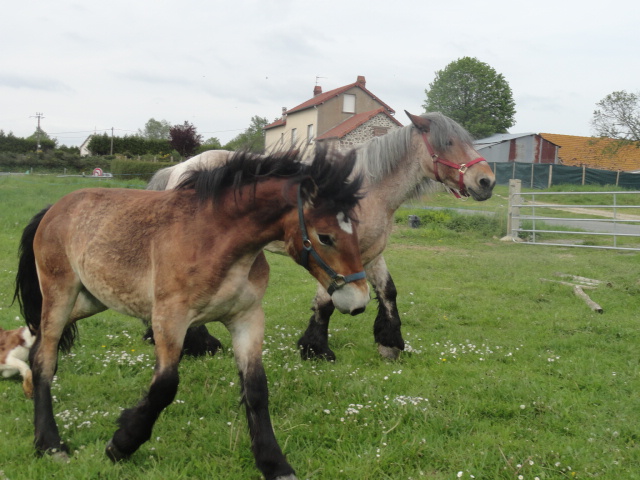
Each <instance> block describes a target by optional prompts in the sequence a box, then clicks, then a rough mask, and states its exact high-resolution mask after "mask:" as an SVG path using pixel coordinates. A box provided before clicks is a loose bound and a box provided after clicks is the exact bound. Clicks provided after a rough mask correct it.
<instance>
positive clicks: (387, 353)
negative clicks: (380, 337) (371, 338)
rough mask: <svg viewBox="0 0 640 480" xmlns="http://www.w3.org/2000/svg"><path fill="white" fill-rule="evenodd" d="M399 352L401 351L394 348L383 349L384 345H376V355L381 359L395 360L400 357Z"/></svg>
mask: <svg viewBox="0 0 640 480" xmlns="http://www.w3.org/2000/svg"><path fill="white" fill-rule="evenodd" d="M401 351H402V350H400V349H399V348H396V347H385V346H384V345H380V344H378V353H379V354H380V355H381V356H382V358H386V359H389V360H397V359H398V357H399V356H400V352H401Z"/></svg>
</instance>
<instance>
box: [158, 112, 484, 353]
mask: <svg viewBox="0 0 640 480" xmlns="http://www.w3.org/2000/svg"><path fill="white" fill-rule="evenodd" d="M406 113H407V115H408V117H409V119H410V120H411V125H408V126H406V127H403V128H398V129H396V130H393V131H391V132H389V133H387V134H386V135H383V136H381V137H374V138H373V139H371V140H369V141H368V142H365V143H364V144H362V145H360V146H358V147H357V149H356V151H355V153H356V156H357V160H356V165H355V167H354V172H356V173H359V174H361V175H363V177H364V179H365V180H364V183H363V190H364V191H365V192H367V193H366V196H365V197H364V198H363V199H362V200H361V201H360V203H359V206H358V208H357V210H356V216H357V217H358V223H357V224H356V230H357V233H358V238H359V242H360V254H361V256H362V263H363V264H364V267H365V272H366V275H367V280H369V282H371V285H372V286H373V289H374V291H375V298H376V300H377V301H378V315H377V316H376V320H375V323H374V326H373V333H374V338H375V341H376V343H377V344H378V351H379V353H380V354H381V355H382V356H383V357H386V358H392V359H394V358H397V357H398V355H399V354H400V352H401V351H402V350H404V339H403V338H402V332H401V322H400V314H399V313H398V306H397V303H396V298H397V293H398V292H397V290H396V287H395V283H394V281H393V279H392V278H391V274H390V273H389V270H388V268H387V264H386V261H385V259H384V250H385V248H386V246H387V242H388V240H389V236H390V235H391V231H392V228H393V226H394V224H395V218H394V214H395V211H396V210H397V209H398V208H400V206H401V205H402V204H403V203H404V202H405V201H407V200H408V199H410V198H412V197H414V196H416V195H417V194H420V193H421V192H424V191H429V190H430V189H431V188H432V187H433V186H434V185H437V183H436V182H439V183H441V184H443V185H444V186H445V187H446V188H447V189H449V190H451V191H452V193H454V195H456V196H464V197H471V198H473V199H474V200H477V201H484V200H487V199H489V198H490V197H491V195H492V192H493V187H494V186H495V183H496V182H495V175H494V174H493V172H492V171H491V167H490V166H489V164H488V163H487V162H486V160H485V159H484V158H482V157H481V156H480V154H479V153H478V152H477V151H476V150H475V148H474V146H473V139H472V138H471V136H470V135H469V133H468V132H467V131H466V130H465V129H464V128H463V127H462V126H460V125H459V124H458V123H456V122H455V121H454V120H452V119H451V118H449V117H446V116H444V115H442V114H440V113H434V112H432V113H425V114H423V115H412V114H410V113H409V112H406ZM228 155H230V152H225V151H220V150H213V151H210V152H205V153H203V154H201V155H198V156H197V157H194V158H192V159H190V160H187V161H185V162H183V163H181V164H178V165H176V166H173V167H168V168H167V169H165V170H160V171H159V172H158V173H157V174H156V176H154V178H152V179H151V181H150V182H149V186H148V187H147V188H150V189H158V190H162V189H165V188H173V185H174V184H175V182H177V181H178V180H179V178H180V176H181V175H182V174H183V173H184V172H185V171H188V169H189V166H190V165H193V164H195V165H198V164H205V165H215V164H216V163H217V162H221V161H223V160H224V159H225V158H226V157H228ZM273 247H274V244H270V245H269V246H268V247H267V250H270V251H276V250H274V249H273ZM312 310H313V314H312V315H311V318H310V319H309V325H308V327H307V330H306V331H305V333H304V335H303V336H302V338H300V340H298V347H299V348H300V353H301V355H302V357H303V358H305V359H308V358H321V359H326V360H335V358H336V356H335V353H334V352H333V351H332V350H331V348H329V321H330V319H331V315H332V314H333V312H334V310H335V305H334V302H333V301H332V299H331V298H330V296H329V295H328V294H327V291H326V289H325V288H324V287H322V285H318V289H317V293H316V297H315V298H314V300H313V307H312ZM219 345H220V342H219V341H218V340H217V339H216V338H214V337H213V336H211V335H209V333H208V332H207V329H206V327H205V326H204V325H203V326H200V327H195V328H193V329H190V330H189V331H188V332H187V336H186V340H185V352H187V353H190V354H192V355H197V354H204V353H205V352H209V353H211V354H213V353H215V351H216V350H217V348H218V346H219Z"/></svg>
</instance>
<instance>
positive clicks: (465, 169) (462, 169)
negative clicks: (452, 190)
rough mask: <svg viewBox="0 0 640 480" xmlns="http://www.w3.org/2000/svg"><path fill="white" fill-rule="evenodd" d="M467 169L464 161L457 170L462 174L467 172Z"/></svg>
mask: <svg viewBox="0 0 640 480" xmlns="http://www.w3.org/2000/svg"><path fill="white" fill-rule="evenodd" d="M467 170H469V167H467V164H466V163H463V164H462V165H460V168H459V169H458V171H459V172H460V173H461V174H462V175H464V174H465V173H467Z"/></svg>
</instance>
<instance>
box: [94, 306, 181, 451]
mask: <svg viewBox="0 0 640 480" xmlns="http://www.w3.org/2000/svg"><path fill="white" fill-rule="evenodd" d="M173 318H181V317H179V316H176V317H173ZM154 325H157V324H156V323H155V322H154ZM185 331H186V327H185V325H183V324H182V323H178V322H174V323H173V324H169V323H168V322H164V323H163V324H162V328H156V330H155V343H156V348H155V351H156V365H155V370H154V374H153V379H152V381H151V386H150V387H149V391H148V393H147V394H146V395H145V397H144V398H143V399H142V400H140V402H139V403H138V405H136V406H135V407H133V408H129V409H127V410H124V411H123V412H122V414H121V415H120V418H119V419H118V426H119V428H118V430H116V432H115V433H114V434H113V437H112V438H111V440H110V441H109V443H108V444H107V447H106V450H105V453H106V454H107V456H108V457H109V458H110V459H111V460H112V461H114V462H117V461H120V460H126V459H127V458H129V457H130V456H131V455H132V454H133V453H134V452H135V451H136V450H138V448H140V445H142V444H143V443H144V442H146V441H147V440H149V438H151V432H152V430H153V426H154V424H155V422H156V420H157V419H158V416H160V413H161V412H162V410H164V409H165V408H166V407H167V406H168V405H170V404H171V402H173V399H174V398H175V396H176V393H177V391H178V382H179V376H178V364H179V362H180V351H181V349H182V341H183V339H184V335H185Z"/></svg>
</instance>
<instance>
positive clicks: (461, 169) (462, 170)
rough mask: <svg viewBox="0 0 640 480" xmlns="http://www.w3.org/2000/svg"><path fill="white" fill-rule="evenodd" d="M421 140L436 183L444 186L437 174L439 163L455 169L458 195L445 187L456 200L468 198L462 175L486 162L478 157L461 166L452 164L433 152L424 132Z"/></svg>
mask: <svg viewBox="0 0 640 480" xmlns="http://www.w3.org/2000/svg"><path fill="white" fill-rule="evenodd" d="M422 139H423V140H424V143H425V145H426V146H427V150H428V151H429V155H431V158H432V159H433V172H434V173H435V176H436V180H437V181H438V182H440V183H442V184H444V182H443V181H442V179H441V178H440V175H439V174H438V164H439V163H441V164H443V165H446V166H447V167H451V168H455V169H457V170H458V172H460V178H459V180H458V186H459V187H460V188H459V191H460V193H458V192H456V191H455V190H454V189H452V188H449V187H447V188H449V191H450V192H451V193H453V194H454V195H455V196H456V198H460V196H463V197H468V196H469V192H467V189H466V187H465V186H464V174H465V173H466V172H467V170H469V167H472V166H473V165H475V164H476V163H480V162H486V160H485V159H484V158H483V157H478V158H474V159H473V160H471V161H470V162H468V163H461V164H457V163H453V162H452V161H450V160H447V159H446V158H443V157H440V156H438V154H437V153H436V151H435V150H434V148H433V146H432V145H431V142H429V139H428V138H427V134H426V133H425V132H422Z"/></svg>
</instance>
